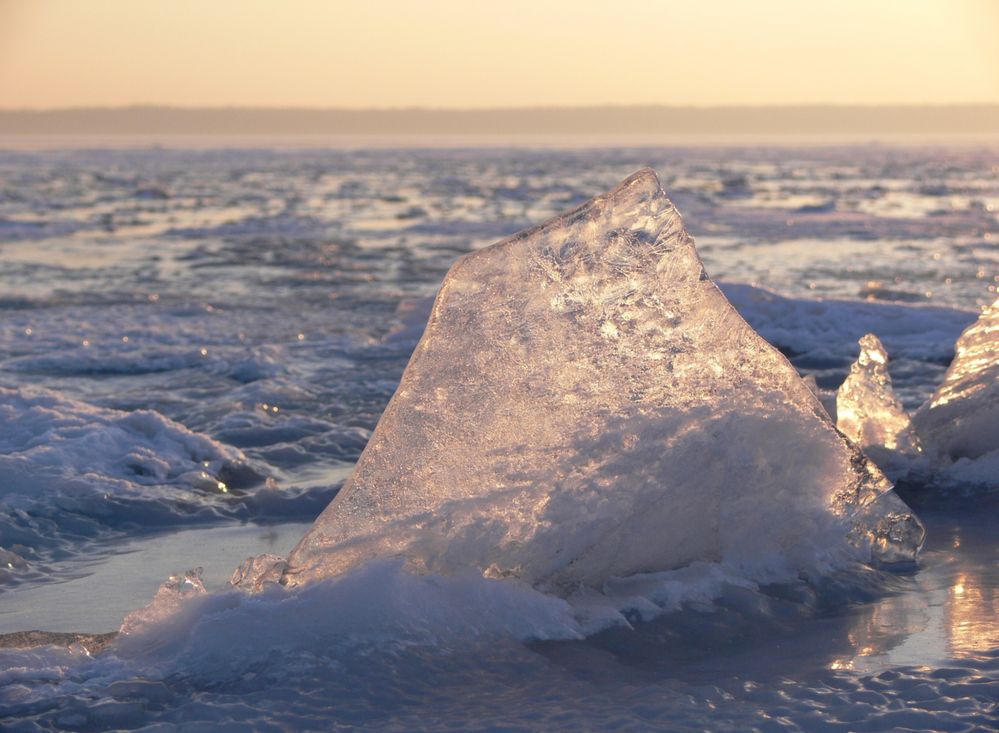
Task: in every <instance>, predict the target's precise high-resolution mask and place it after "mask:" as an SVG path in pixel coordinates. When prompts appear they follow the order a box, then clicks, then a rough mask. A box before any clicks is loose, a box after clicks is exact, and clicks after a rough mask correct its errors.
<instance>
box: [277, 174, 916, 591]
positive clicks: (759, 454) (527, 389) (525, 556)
mask: <svg viewBox="0 0 999 733" xmlns="http://www.w3.org/2000/svg"><path fill="white" fill-rule="evenodd" d="M889 490H890V484H889V483H888V482H887V480H886V479H885V478H884V476H883V475H882V474H881V473H880V471H878V469H877V468H876V467H874V466H873V465H872V464H871V463H870V462H869V461H867V460H866V459H865V458H864V457H863V456H862V455H860V454H859V453H858V452H857V451H856V450H855V449H853V448H851V447H850V446H849V445H848V443H847V442H846V441H844V440H843V439H842V437H841V436H840V435H839V434H838V433H837V432H836V430H835V429H834V427H833V426H832V424H831V423H830V422H829V420H828V417H827V415H826V413H825V411H824V410H823V409H822V407H821V405H820V404H819V403H818V401H817V399H816V398H815V396H814V395H813V394H812V392H811V391H810V390H809V389H808V387H807V386H806V385H805V384H804V383H803V381H802V380H801V379H800V377H799V376H798V374H797V372H796V371H795V370H794V368H793V367H791V365H790V364H789V363H788V362H787V361H786V359H785V358H784V357H783V356H782V355H781V354H780V353H779V352H778V351H776V350H775V349H774V348H772V347H771V346H770V345H769V344H767V343H766V342H765V341H764V340H763V339H762V338H760V337H759V336H758V335H757V334H756V333H755V332H754V331H753V330H752V329H751V328H750V327H749V326H748V325H747V324H746V323H745V321H743V320H742V318H741V317H740V316H739V315H738V314H737V313H736V311H735V309H734V308H732V306H731V305H730V304H729V303H728V301H727V300H726V299H725V297H724V296H723V295H722V294H721V292H720V291H719V290H718V288H717V287H715V285H714V284H713V283H712V282H711V281H710V280H709V279H708V277H707V275H706V274H705V272H704V269H703V267H702V265H701V262H700V259H699V258H698V256H697V253H696V251H695V249H694V245H693V240H692V239H691V238H690V237H689V236H688V234H687V233H686V231H685V230H684V228H683V225H682V222H681V220H680V216H679V214H678V213H677V211H676V209H675V208H674V207H673V205H672V203H671V202H670V201H669V200H668V199H667V198H666V196H665V194H664V193H663V191H662V189H661V188H660V186H659V182H658V180H657V178H656V176H655V174H654V173H652V171H650V170H644V171H641V172H639V173H637V174H635V175H634V176H632V177H631V178H629V179H628V180H626V181H625V182H624V183H623V184H621V185H620V186H619V187H618V188H617V189H615V190H614V191H613V192H611V193H609V194H607V195H605V196H601V197H598V198H595V199H593V200H592V201H590V202H588V203H586V204H584V205H583V206H581V207H580V208H578V209H576V210H574V211H572V212H570V213H567V214H564V215H562V216H559V217H556V218H555V219H552V220H551V221H549V222H547V223H545V224H542V225H539V226H536V227H533V228H531V229H528V230H525V231H524V232H521V233H520V234H517V235H515V236H513V237H511V238H509V239H506V240H503V241H501V242H499V243H497V244H495V245H493V246H491V247H488V248H486V249H483V250H480V251H478V252H476V253H473V254H470V255H466V256H465V257H463V258H462V259H461V260H459V262H458V263H457V264H455V265H454V266H453V267H452V268H451V270H450V272H449V273H448V275H447V277H446V279H445V281H444V284H443V286H442V287H441V289H440V292H439V293H438V296H437V300H436V303H435V305H434V308H433V312H432V314H431V317H430V321H429V324H428V325H427V328H426V331H425V332H424V334H423V337H422V339H421V341H420V343H419V345H418V346H417V348H416V351H415V352H414V354H413V357H412V359H411V361H410V363H409V366H408V367H407V369H406V372H405V374H404V375H403V379H402V382H401V384H400V385H399V388H398V390H397V392H396V394H395V396H394V397H393V398H392V401H391V402H390V404H389V406H388V408H387V409H386V411H385V413H384V415H383V416H382V418H381V421H380V422H379V424H378V427H377V428H376V430H375V433H374V435H373V436H372V438H371V440H370V442H369V443H368V446H367V448H366V449H365V451H364V453H363V454H362V456H361V459H360V461H359V462H358V465H357V467H356V469H355V471H354V473H353V474H352V476H351V478H350V479H349V481H348V482H347V484H346V485H345V486H344V488H343V490H342V491H341V492H340V494H338V496H337V497H336V499H335V500H334V501H333V502H332V503H331V504H330V506H329V507H328V508H327V509H326V510H325V511H324V512H323V514H322V515H321V516H320V517H319V519H317V521H316V523H315V525H314V527H313V529H312V530H311V531H310V532H309V533H308V534H307V535H306V536H305V537H304V538H303V540H302V542H301V543H299V545H298V547H296V549H295V550H294V551H293V553H292V554H291V556H290V558H289V566H288V569H287V570H286V572H285V575H284V582H285V583H286V584H289V585H296V584H299V583H303V582H308V581H310V580H314V579H317V578H321V577H326V576H330V575H336V574H339V573H342V572H343V571H345V570H347V569H349V568H351V567H353V566H355V565H358V564H360V563H364V562H366V561H368V560H371V559H372V558H377V557H386V556H402V557H404V558H405V559H406V560H407V562H408V563H409V565H410V567H412V568H413V569H416V570H418V571H430V572H443V573H450V572H455V571H458V570H461V569H465V568H469V567H472V568H477V569H479V570H481V571H482V572H484V573H485V574H486V575H488V576H493V577H516V578H519V579H521V580H524V581H526V582H529V583H532V584H535V585H539V586H541V587H546V588H552V589H567V588H574V587H578V586H596V587H599V586H601V585H602V584H603V583H604V582H605V581H606V580H607V579H608V578H610V577H613V576H623V575H630V574H634V573H643V572H655V571H662V570H667V569H670V568H676V567H679V566H682V565H685V564H687V563H691V562H693V561H696V560H710V561H722V562H728V563H732V564H736V565H743V566H746V568H747V569H748V570H757V571H759V572H764V567H765V568H767V569H769V570H772V569H773V567H774V565H775V564H784V565H785V566H787V567H789V568H802V567H806V566H812V565H814V563H815V562H816V557H817V556H819V557H823V559H824V560H825V561H829V556H832V555H835V554H836V548H837V546H838V543H839V542H840V541H841V540H842V537H843V535H844V533H845V529H844V525H846V524H849V523H851V522H852V523H854V524H859V526H858V528H857V529H856V534H857V536H859V537H862V538H863V539H864V540H865V541H866V540H867V539H873V541H874V545H875V549H876V550H878V551H879V552H880V553H881V554H882V556H883V557H885V558H886V559H890V560H897V559H903V558H908V559H912V557H913V556H914V554H915V552H916V551H917V549H918V546H919V544H920V542H921V539H922V530H921V528H920V527H919V526H918V522H917V521H916V520H915V519H914V518H913V517H912V515H911V514H910V513H909V511H908V509H907V508H906V507H905V505H904V504H903V503H902V502H901V501H900V500H898V499H897V497H895V495H894V494H893V493H890V491H889ZM754 566H755V567H754Z"/></svg>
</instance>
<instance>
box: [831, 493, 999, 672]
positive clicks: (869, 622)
mask: <svg viewBox="0 0 999 733" xmlns="http://www.w3.org/2000/svg"><path fill="white" fill-rule="evenodd" d="M996 508H997V507H996V504H995V501H994V500H993V501H985V502H984V503H983V505H982V506H977V504H976V505H973V506H971V507H967V508H958V509H957V511H956V512H953V510H952V512H953V513H951V514H944V515H943V516H942V517H939V518H936V519H935V522H934V523H933V524H931V525H930V527H929V538H930V541H929V544H928V545H927V547H926V548H924V551H923V554H922V556H921V560H920V570H919V572H918V574H916V575H914V576H912V577H909V578H907V579H902V580H903V581H904V582H902V584H901V586H900V587H899V588H897V589H896V590H895V592H893V593H891V594H890V595H887V596H885V597H882V598H880V599H878V600H877V601H876V602H875V603H872V604H869V605H864V606H860V607H858V608H856V609H854V611H853V613H852V614H851V615H852V621H851V626H850V630H849V632H848V634H847V640H848V642H849V647H850V654H848V655H840V656H837V657H836V658H835V659H834V660H833V661H832V663H831V665H832V666H833V668H835V669H852V670H857V671H879V670H881V669H884V668H887V667H892V666H900V665H904V666H926V665H934V664H940V663H942V662H944V661H945V660H955V661H958V662H959V661H960V660H968V659H972V660H974V659H981V658H988V657H989V655H990V654H992V653H993V650H995V649H996V648H997V647H999V596H997V593H996V588H999V564H997V563H996V562H995V549H994V527H993V523H994V518H993V517H994V515H993V513H994V511H995V509H996ZM938 509H939V507H938ZM958 520H959V521H958Z"/></svg>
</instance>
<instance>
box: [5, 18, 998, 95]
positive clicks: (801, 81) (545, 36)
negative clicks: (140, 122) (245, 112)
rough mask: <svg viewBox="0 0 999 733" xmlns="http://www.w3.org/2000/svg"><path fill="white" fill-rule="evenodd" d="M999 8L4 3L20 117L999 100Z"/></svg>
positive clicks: (8, 76)
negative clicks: (154, 107)
mask: <svg viewBox="0 0 999 733" xmlns="http://www.w3.org/2000/svg"><path fill="white" fill-rule="evenodd" d="M997 28H999V3H995V2H990V1H989V0H883V1H882V2H877V3H870V2H867V1H866V0H842V1H841V2H839V3H834V4H831V3H823V4H812V3H801V2H799V1H798V0H769V1H766V2H764V1H761V2H752V3H748V2H739V1H732V0H705V1H704V2H697V3H692V2H652V1H651V0H619V1H618V2H615V3H604V2H586V1H585V0H573V1H571V2H570V1H569V0H553V1H552V2H545V3H537V2H533V0H531V1H528V0H508V2H505V3H504V4H503V5H502V6H497V5H495V4H487V3H477V2H467V0H428V2H425V3H405V2H392V1H390V0H338V1H337V2H323V1H320V0H286V1H285V2H281V3H274V2H264V1H263V0H213V1H212V2H201V1H200V0H172V1H171V2H166V1H165V0H150V1H148V2H134V1H133V0H64V1H63V2H37V1H36V0H0V107H2V108H7V109H9V108H25V107H29V108H52V107H66V106H105V105H107V106H121V105H133V104H165V105H178V106H226V105H234V106H307V107H348V108H371V107H407V106H419V107H452V108H453V107H462V108H482V107H509V106H571V105H602V104H613V105H656V104H664V105H762V104H812V103H831V104H910V103H912V104H922V103H930V104H943V103H963V102H978V103H981V102H986V103H995V102H999V44H997V43H996V42H995V38H994V36H995V31H996V29H997Z"/></svg>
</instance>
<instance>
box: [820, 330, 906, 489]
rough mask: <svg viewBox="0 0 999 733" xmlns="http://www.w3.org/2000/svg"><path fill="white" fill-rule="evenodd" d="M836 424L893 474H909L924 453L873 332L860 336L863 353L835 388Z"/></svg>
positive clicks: (883, 350)
mask: <svg viewBox="0 0 999 733" xmlns="http://www.w3.org/2000/svg"><path fill="white" fill-rule="evenodd" d="M836 427H838V428H839V429H840V431H841V432H842V433H843V434H844V435H846V437H848V438H849V439H850V440H852V441H853V442H854V443H856V444H857V445H858V446H860V448H861V449H862V450H863V451H864V452H865V453H866V454H867V455H868V456H869V457H870V458H871V459H872V460H873V461H874V462H875V463H877V464H878V466H880V467H881V469H882V470H884V471H885V472H886V473H887V474H888V475H889V476H892V477H893V478H895V477H899V476H901V475H904V474H906V473H907V472H908V470H909V468H910V467H911V466H912V465H913V462H914V461H917V460H918V459H919V457H920V454H921V453H922V448H921V447H920V444H919V438H918V437H917V436H916V434H915V432H914V431H913V430H912V426H911V425H910V418H909V414H908V413H907V412H906V411H905V408H904V407H902V403H901V402H899V400H898V398H897V397H896V396H895V392H894V390H893V389H892V383H891V376H890V375H889V373H888V353H887V352H886V351H885V348H884V346H882V344H881V341H880V340H879V339H878V337H877V336H875V335H874V334H873V333H869V334H867V335H866V336H863V337H862V338H861V339H860V355H859V356H858V357H857V361H855V362H854V363H853V365H852V366H851V367H850V374H849V375H848V376H847V378H846V381H844V382H843V384H842V385H840V388H839V390H838V391H837V392H836Z"/></svg>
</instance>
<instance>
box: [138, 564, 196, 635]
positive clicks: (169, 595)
mask: <svg viewBox="0 0 999 733" xmlns="http://www.w3.org/2000/svg"><path fill="white" fill-rule="evenodd" d="M202 572H203V570H202V569H201V568H193V569H191V570H188V571H186V572H185V573H182V574H177V575H171V576H170V577H169V578H167V579H166V580H165V581H164V582H163V584H162V585H160V588H159V590H158V591H156V595H155V596H154V597H153V600H152V601H151V602H150V603H149V605H148V606H145V607H144V608H140V609H138V610H137V611H132V612H131V613H130V614H128V615H127V616H126V617H125V619H124V620H123V621H122V622H121V628H120V629H119V633H121V634H123V635H125V636H128V635H129V634H137V633H140V632H142V631H145V630H146V629H148V628H151V627H153V626H156V625H157V624H159V622H161V621H162V620H163V619H166V618H168V617H172V616H174V615H175V614H176V612H177V610H178V609H179V608H180V607H181V606H182V605H183V604H184V603H185V602H186V601H187V600H188V599H189V598H191V597H193V596H198V595H203V594H205V593H207V591H206V590H205V584H204V582H203V581H202V580H201V573H202Z"/></svg>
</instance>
